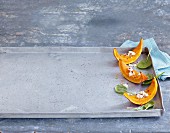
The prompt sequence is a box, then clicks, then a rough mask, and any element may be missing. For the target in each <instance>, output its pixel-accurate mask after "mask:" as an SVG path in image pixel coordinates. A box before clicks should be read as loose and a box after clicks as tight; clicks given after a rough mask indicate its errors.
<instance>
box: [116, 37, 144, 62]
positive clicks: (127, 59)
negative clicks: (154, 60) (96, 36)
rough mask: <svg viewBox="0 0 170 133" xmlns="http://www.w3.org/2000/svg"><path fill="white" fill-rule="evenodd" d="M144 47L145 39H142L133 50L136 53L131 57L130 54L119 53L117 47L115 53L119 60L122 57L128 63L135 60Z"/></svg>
mask: <svg viewBox="0 0 170 133" xmlns="http://www.w3.org/2000/svg"><path fill="white" fill-rule="evenodd" d="M142 48H143V39H140V42H139V44H138V45H137V46H136V47H135V48H134V49H133V50H132V51H133V52H135V55H133V56H131V57H129V56H128V55H124V54H119V53H118V51H117V49H116V48H114V49H113V55H114V56H115V57H116V59H117V60H118V61H119V59H121V60H123V61H124V62H125V63H126V64H130V63H133V62H135V61H136V60H137V59H138V58H139V56H140V55H141V52H142Z"/></svg>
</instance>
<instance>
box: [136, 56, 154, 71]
mask: <svg viewBox="0 0 170 133" xmlns="http://www.w3.org/2000/svg"><path fill="white" fill-rule="evenodd" d="M151 65H152V61H151V58H150V57H149V58H146V59H143V60H141V61H140V62H139V63H138V64H137V67H138V68H139V69H145V68H148V67H150V66H151Z"/></svg>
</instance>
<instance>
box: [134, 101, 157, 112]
mask: <svg viewBox="0 0 170 133" xmlns="http://www.w3.org/2000/svg"><path fill="white" fill-rule="evenodd" d="M154 104H155V103H154V101H153V100H152V101H150V102H148V103H146V104H144V105H142V106H139V107H137V108H133V110H136V111H139V110H149V109H153V108H154Z"/></svg>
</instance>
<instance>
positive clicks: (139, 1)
mask: <svg viewBox="0 0 170 133" xmlns="http://www.w3.org/2000/svg"><path fill="white" fill-rule="evenodd" d="M141 37H143V38H144V39H145V38H150V37H153V38H154V39H155V40H156V42H157V44H158V46H159V48H160V49H161V50H163V51H165V52H167V53H168V54H170V45H169V44H170V1H169V0H126V1H125V0H124V1H123V0H122V1H119V0H107V1H104V0H0V46H15V47H16V46H18V47H25V46H32V47H37V46H80V47H82V46H90V47H96V46H120V44H121V43H122V42H124V41H125V40H127V39H130V40H133V41H139V39H140V38H141ZM161 86H162V90H163V97H164V105H165V109H166V112H165V113H164V115H163V116H162V117H160V118H123V119H121V118H120V119H118V118H116V119H1V120H0V130H1V131H3V132H12V131H16V132H18V131H26V132H33V131H39V132H41V131H42V132H45V131H46V132H50V131H58V132H61V131H62V132H123V133H124V132H170V87H169V86H170V81H169V80H167V81H164V82H161Z"/></svg>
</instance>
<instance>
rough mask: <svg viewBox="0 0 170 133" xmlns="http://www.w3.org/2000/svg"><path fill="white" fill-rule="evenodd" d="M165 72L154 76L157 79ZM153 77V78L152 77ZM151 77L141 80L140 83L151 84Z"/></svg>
mask: <svg viewBox="0 0 170 133" xmlns="http://www.w3.org/2000/svg"><path fill="white" fill-rule="evenodd" d="M164 73H165V72H162V73H160V74H158V75H156V78H157V79H158V78H159V77H160V76H161V75H163V74H164ZM152 79H153V78H152ZM152 79H148V80H145V81H144V82H142V85H148V84H151V82H152Z"/></svg>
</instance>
